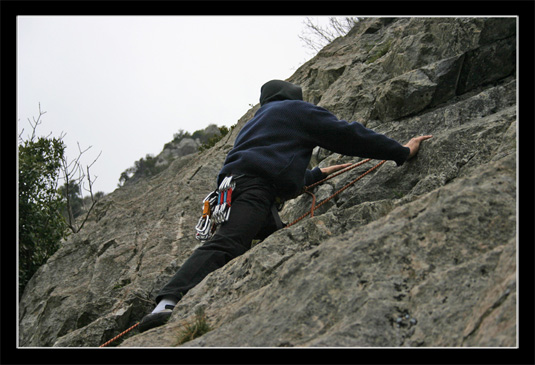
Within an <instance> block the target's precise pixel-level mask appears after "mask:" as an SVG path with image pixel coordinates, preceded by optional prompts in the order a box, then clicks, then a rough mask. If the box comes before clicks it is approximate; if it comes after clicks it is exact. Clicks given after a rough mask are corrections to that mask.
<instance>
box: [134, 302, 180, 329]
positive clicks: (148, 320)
mask: <svg viewBox="0 0 535 365" xmlns="http://www.w3.org/2000/svg"><path fill="white" fill-rule="evenodd" d="M174 307H175V306H174V305H169V304H168V305H166V306H165V309H164V310H162V311H161V312H156V313H151V314H147V315H146V316H145V317H143V319H141V322H139V332H145V331H148V330H150V329H151V328H154V327H158V326H161V325H163V324H165V323H167V321H168V320H169V317H171V314H172V313H173V308H174Z"/></svg>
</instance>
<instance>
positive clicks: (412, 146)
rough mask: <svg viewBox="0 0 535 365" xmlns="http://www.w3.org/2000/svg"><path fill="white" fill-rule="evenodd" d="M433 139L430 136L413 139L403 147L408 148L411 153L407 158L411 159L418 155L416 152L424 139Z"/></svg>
mask: <svg viewBox="0 0 535 365" xmlns="http://www.w3.org/2000/svg"><path fill="white" fill-rule="evenodd" d="M431 137H433V136H432V135H427V136H419V137H414V138H412V139H411V140H410V141H409V142H408V143H407V144H406V145H405V147H409V149H410V150H411V152H410V153H409V158H408V159H410V158H413V157H414V156H415V155H416V154H417V153H418V150H419V149H420V143H422V142H423V141H425V140H426V139H429V138H431Z"/></svg>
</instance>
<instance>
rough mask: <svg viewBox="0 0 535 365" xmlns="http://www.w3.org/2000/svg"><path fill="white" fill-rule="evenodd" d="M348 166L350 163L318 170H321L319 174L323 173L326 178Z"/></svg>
mask: <svg viewBox="0 0 535 365" xmlns="http://www.w3.org/2000/svg"><path fill="white" fill-rule="evenodd" d="M349 166H351V163H344V164H341V165H333V166H328V167H322V168H320V170H321V172H323V174H324V175H325V176H328V175H330V174H332V173H333V172H336V171H339V170H342V169H345V168H346V167H349Z"/></svg>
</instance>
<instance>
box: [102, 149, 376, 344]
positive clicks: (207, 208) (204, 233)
mask: <svg viewBox="0 0 535 365" xmlns="http://www.w3.org/2000/svg"><path fill="white" fill-rule="evenodd" d="M369 161H371V159H370V158H368V159H366V160H363V161H360V162H357V163H355V164H353V165H351V166H349V167H346V168H345V169H343V170H340V171H339V172H337V173H334V174H331V175H329V176H327V177H326V178H325V179H323V180H320V181H318V182H316V183H314V184H312V185H308V186H305V187H304V188H303V191H302V194H309V195H310V196H312V206H311V208H310V211H308V212H307V213H305V214H303V215H302V216H301V217H299V218H297V219H296V220H294V221H293V222H291V223H289V224H287V225H286V226H283V227H282V228H288V227H290V226H293V225H294V224H296V223H297V222H299V221H301V220H303V219H304V218H306V217H307V216H309V215H310V216H311V217H313V216H314V211H316V210H317V209H318V208H319V207H321V206H322V205H323V204H325V203H327V202H328V201H329V200H331V199H333V198H334V197H335V196H337V195H339V194H340V193H341V192H343V191H344V190H346V189H347V188H349V187H350V186H351V185H353V184H355V183H356V182H357V181H359V180H360V179H362V178H363V177H364V176H366V175H368V174H369V173H371V172H372V171H374V170H376V169H377V168H379V167H380V166H382V165H383V164H384V163H385V162H386V161H387V160H383V161H381V162H379V163H378V164H377V165H375V166H373V167H371V168H370V169H368V170H367V171H366V172H364V173H363V174H362V175H360V176H359V177H357V178H356V179H354V180H352V181H351V182H349V183H348V184H346V185H344V186H343V187H342V188H341V189H339V190H337V191H336V192H335V193H334V194H332V195H331V196H329V197H328V198H326V199H324V200H323V201H321V202H320V203H319V204H316V196H315V195H314V194H313V193H312V192H311V191H310V189H312V188H314V187H316V186H318V185H320V184H322V183H324V182H325V181H327V180H330V179H332V178H334V177H336V176H338V175H340V174H343V173H345V172H348V171H350V170H353V169H354V168H356V167H359V166H361V165H363V164H365V163H367V162H369ZM235 187H236V183H235V181H232V176H228V177H226V178H225V179H223V181H222V182H221V184H220V185H219V188H218V189H217V190H215V191H213V192H211V193H210V194H208V195H207V196H206V198H204V200H203V213H202V217H201V219H199V222H198V223H197V226H196V227H195V229H196V230H197V233H196V235H195V237H196V238H197V239H198V240H202V241H204V240H207V239H209V238H211V237H212V235H213V233H214V231H215V229H216V226H217V225H218V224H221V223H223V222H225V221H226V220H228V217H229V215H230V208H231V202H232V191H233V189H234V188H235ZM300 195H301V194H300ZM273 206H274V207H276V205H275V204H274V205H273ZM138 325H139V322H138V323H136V324H135V325H133V326H132V327H130V328H128V329H127V330H126V331H124V332H121V333H120V334H118V335H117V336H115V337H114V338H112V339H111V340H109V341H108V342H106V343H104V344H103V345H101V346H99V347H105V346H107V345H109V344H110V343H112V342H113V341H115V340H116V339H118V338H119V337H121V336H123V335H125V334H126V333H128V332H130V331H131V330H133V329H134V328H135V327H137V326H138Z"/></svg>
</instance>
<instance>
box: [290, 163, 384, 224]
mask: <svg viewBox="0 0 535 365" xmlns="http://www.w3.org/2000/svg"><path fill="white" fill-rule="evenodd" d="M368 161H370V159H367V160H364V161H361V162H359V163H356V164H354V165H352V166H349V167H347V168H345V169H343V170H341V171H340V172H338V173H336V174H333V175H331V176H328V177H326V178H325V179H323V180H320V181H318V182H317V183H314V184H312V185H309V186H306V187H305V193H307V194H309V195H312V197H313V198H312V208H311V209H310V211H309V212H307V213H305V214H303V215H302V216H301V217H299V218H297V219H296V220H295V221H293V222H292V223H289V224H288V225H287V226H286V227H290V226H293V225H294V224H296V223H297V222H299V221H301V220H303V219H304V218H305V217H307V216H308V215H310V216H312V217H313V216H314V211H315V210H317V209H318V208H319V207H321V206H322V205H323V204H325V203H327V202H328V201H329V200H331V199H332V198H334V197H335V196H337V195H338V194H340V193H341V192H343V191H344V190H346V189H347V188H349V187H350V186H351V185H353V184H354V183H356V182H357V181H359V180H360V179H362V178H363V177H364V176H366V175H368V174H369V173H370V172H372V171H374V170H375V169H377V168H379V167H380V166H381V165H383V164H384V163H385V162H386V160H383V161H381V162H379V163H378V164H377V165H375V166H373V167H372V168H371V169H369V170H368V171H366V172H365V173H363V174H362V175H360V176H359V177H357V178H356V179H355V180H353V181H351V182H350V183H349V184H347V185H345V186H344V187H343V188H341V189H340V190H338V191H337V192H335V193H334V194H333V195H331V196H330V197H328V198H326V199H325V200H323V201H322V202H321V203H319V204H318V205H316V196H314V194H313V193H311V192H310V191H308V189H310V188H313V187H315V186H317V185H318V184H321V183H322V182H324V181H326V180H329V179H332V178H333V177H335V176H338V175H340V174H342V173H344V172H347V171H349V170H351V169H354V168H355V167H358V166H360V165H362V164H364V163H366V162H368Z"/></svg>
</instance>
